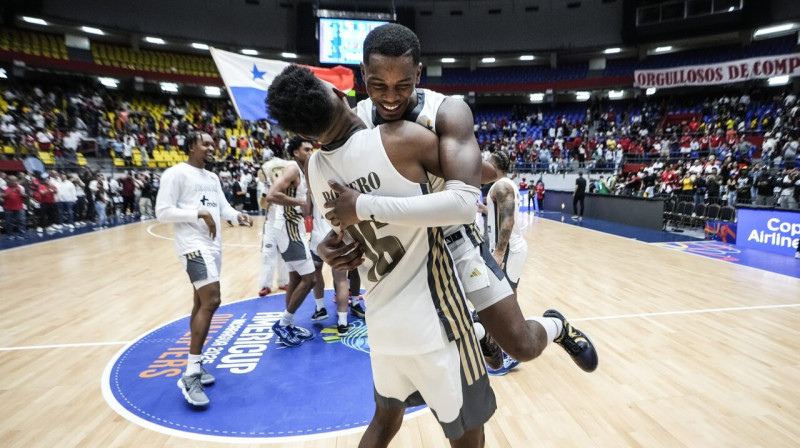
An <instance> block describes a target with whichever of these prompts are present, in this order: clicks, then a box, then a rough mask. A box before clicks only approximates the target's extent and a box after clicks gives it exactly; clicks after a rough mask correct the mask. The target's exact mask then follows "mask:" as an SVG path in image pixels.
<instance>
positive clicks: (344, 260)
mask: <svg viewBox="0 0 800 448" xmlns="http://www.w3.org/2000/svg"><path fill="white" fill-rule="evenodd" d="M343 238H344V232H339V233H338V234H337V233H336V232H328V235H326V236H325V238H323V239H322V241H320V243H319V245H318V246H317V255H319V257H320V258H322V261H324V262H325V263H328V264H329V265H330V267H331V268H333V269H339V270H342V271H349V270H351V269H355V268H357V267H358V266H359V265H361V263H363V262H364V258H363V256H364V251H363V249H361V246H359V244H358V242H357V241H353V242H352V243H350V244H345V243H344V241H343Z"/></svg>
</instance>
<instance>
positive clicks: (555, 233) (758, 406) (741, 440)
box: [0, 218, 800, 448]
mask: <svg viewBox="0 0 800 448" xmlns="http://www.w3.org/2000/svg"><path fill="white" fill-rule="evenodd" d="M261 219H262V218H257V219H256V224H255V225H254V227H253V228H245V227H235V228H227V227H226V228H224V229H223V241H224V242H225V244H226V245H225V248H224V252H223V260H224V261H223V271H222V291H223V302H232V301H237V300H241V299H246V298H251V297H254V296H255V295H256V292H257V290H258V286H259V285H258V284H257V283H258V280H257V278H258V272H259V245H260V235H259V230H260V223H261V222H262V221H261ZM531 219H532V221H531V224H530V225H529V226H528V228H527V230H526V237H527V239H528V242H529V252H528V259H527V263H526V267H525V271H524V272H523V276H522V281H521V285H520V299H519V301H520V305H521V307H522V310H523V312H524V313H525V314H526V315H534V314H537V315H539V314H541V313H542V312H543V311H544V310H546V309H547V308H550V307H553V308H558V309H559V310H561V311H562V312H563V313H564V314H565V315H566V316H567V317H568V318H570V319H571V320H572V322H573V323H574V324H575V325H576V326H577V327H579V328H581V329H582V330H584V331H585V332H586V333H588V334H589V335H590V336H591V337H592V339H593V340H594V342H595V344H596V345H597V348H598V351H599V354H600V367H599V368H598V370H597V371H596V372H595V373H592V374H586V373H583V372H582V371H581V370H579V369H578V368H577V367H576V366H575V365H574V364H573V363H572V361H571V360H570V359H569V357H568V356H567V355H566V353H565V352H564V351H563V350H562V349H561V348H560V347H558V346H555V345H553V346H550V347H548V348H547V350H546V351H545V353H544V354H543V355H542V356H541V357H540V358H539V359H537V360H535V361H533V362H530V363H527V364H525V365H522V366H520V367H518V368H517V369H516V370H514V371H512V372H511V373H509V374H508V375H506V376H504V377H497V378H493V379H492V385H493V387H494V389H495V392H496V393H497V396H498V406H499V407H498V410H497V412H496V414H495V416H494V417H493V418H492V420H491V421H490V422H489V424H488V425H487V426H486V446H487V447H513V448H523V447H533V446H536V447H556V446H557V447H560V448H563V447H582V448H585V447H684V446H685V447H734V446H736V447H752V446H770V447H794V446H800V427H799V426H798V422H800V387H798V386H797V383H796V381H798V379H800V280H798V279H794V278H790V277H787V276H782V275H778V274H772V273H769V272H765V271H760V270H756V269H752V268H748V267H744V266H740V265H736V264H732V263H726V262H721V261H716V260H712V259H709V258H704V257H700V256H695V255H690V254H686V253H681V252H674V251H670V250H665V249H663V248H659V247H655V246H652V245H648V244H644V243H641V242H638V241H635V240H630V239H625V238H620V237H616V236H612V235H608V234H603V233H599V232H595V231H591V230H587V229H582V228H579V227H577V226H573V225H569V224H562V223H559V222H556V221H551V220H545V219H541V218H539V219H536V218H531ZM154 224H155V225H154ZM148 229H149V231H148ZM170 236H171V228H170V226H169V225H165V224H157V223H155V222H152V221H150V222H145V223H138V224H132V225H127V226H122V227H116V228H113V229H110V230H107V231H101V232H94V233H88V234H85V235H81V236H76V237H71V238H63V239H60V240H56V241H52V242H48V243H42V244H36V245H31V246H27V247H23V248H18V249H10V250H4V251H1V252H0V267H1V268H0V290H2V291H3V293H2V296H3V300H2V302H3V305H4V312H3V313H2V317H0V328H2V330H1V331H0V380H2V381H1V382H0V401H2V404H3V405H2V406H0V446H4V447H9V448H11V447H22V448H31V447H48V448H49V447H138V446H146V447H178V446H180V447H183V446H187V447H188V446H191V447H198V446H222V444H219V443H212V442H208V443H207V442H201V441H196V440H188V439H183V438H179V437H174V436H168V435H164V434H161V433H157V432H154V431H151V430H149V429H145V428H143V427H140V426H138V425H137V424H134V423H132V422H129V421H128V420H126V419H125V418H123V417H121V416H120V415H118V414H117V413H116V412H115V411H114V410H112V409H111V407H109V405H108V404H107V403H106V401H105V400H104V398H103V396H102V394H101V387H100V384H101V377H102V375H103V370H104V368H105V366H106V365H107V364H108V363H109V360H110V359H111V358H112V357H113V356H114V355H115V353H117V352H118V351H119V350H120V349H121V348H122V347H123V346H125V345H126V344H127V343H129V342H131V341H133V340H135V339H136V338H137V337H139V336H140V335H142V334H143V333H145V332H147V331H150V330H151V329H153V328H155V327H157V326H159V325H161V324H163V323H166V322H169V321H172V320H174V319H177V318H179V317H182V316H185V315H187V314H188V313H189V312H190V309H191V304H190V294H191V286H190V284H189V282H188V281H187V277H186V274H185V273H184V272H183V271H182V270H181V268H180V266H179V263H178V261H177V260H176V257H175V255H174V253H173V243H172V241H171V240H169V239H166V238H169V237H170ZM798 269H800V262H798ZM333 368H334V366H332V369H333ZM347 377H352V375H349V374H348V375H347ZM265 380H268V379H265ZM215 393H220V391H216V392H215ZM174 399H175V400H183V398H182V397H181V395H180V393H179V391H177V390H176V391H175V396H174ZM359 439H360V434H353V435H348V436H341V437H335V438H329V439H322V440H315V441H308V442H302V443H282V444H275V445H272V446H275V447H315V448H343V447H356V446H357V445H358V441H359ZM233 446H242V445H236V444H234V445H233ZM392 446H394V447H426V448H428V447H446V446H449V444H448V443H447V442H446V440H445V438H444V436H443V434H442V432H441V430H440V428H439V426H438V424H437V422H436V421H435V419H434V417H433V416H432V415H431V414H430V413H427V414H425V415H423V416H421V417H418V418H415V419H410V420H407V421H406V422H405V423H404V425H403V428H402V430H401V431H400V433H399V434H398V436H397V438H396V439H395V441H394V443H393V445H392Z"/></svg>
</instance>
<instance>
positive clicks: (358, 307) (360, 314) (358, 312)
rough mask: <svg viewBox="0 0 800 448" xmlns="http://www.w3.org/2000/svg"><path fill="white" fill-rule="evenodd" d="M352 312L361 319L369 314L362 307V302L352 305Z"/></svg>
mask: <svg viewBox="0 0 800 448" xmlns="http://www.w3.org/2000/svg"><path fill="white" fill-rule="evenodd" d="M350 314H352V315H353V316H355V317H357V318H359V319H363V318H364V317H365V316H366V315H367V314H366V312H365V311H364V308H362V307H361V304H360V303H357V304H355V305H350Z"/></svg>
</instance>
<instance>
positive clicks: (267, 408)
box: [102, 291, 425, 443]
mask: <svg viewBox="0 0 800 448" xmlns="http://www.w3.org/2000/svg"><path fill="white" fill-rule="evenodd" d="M332 297H333V292H332V291H326V303H328V304H330V303H331V302H332ZM284 306H285V297H284V295H282V294H281V295H273V296H267V297H264V298H259V299H250V300H244V301H241V302H236V303H232V304H227V305H223V306H221V307H220V308H219V310H217V313H216V314H215V316H214V321H213V322H212V325H211V330H210V331H209V336H208V339H207V341H206V345H205V347H204V353H203V354H204V365H205V367H206V369H208V371H209V372H210V373H212V374H213V375H214V376H215V377H216V382H215V383H214V384H213V385H210V386H207V387H206V394H207V395H208V397H209V399H210V401H211V403H210V404H209V405H208V406H206V407H205V408H196V407H194V406H192V405H190V404H188V403H187V402H186V400H184V398H183V396H182V395H181V391H180V389H178V387H177V381H178V378H180V376H181V375H182V374H183V372H184V370H185V368H186V356H187V354H188V351H189V318H188V316H187V317H184V318H182V319H178V320H176V321H174V322H170V323H168V324H166V325H164V326H162V327H160V328H157V329H155V330H153V331H151V332H149V333H147V334H146V335H144V336H142V337H140V338H139V339H138V340H136V341H134V342H133V343H131V344H130V345H128V346H127V347H124V348H123V349H122V350H120V351H119V353H117V355H116V356H115V357H114V359H112V360H111V362H110V363H109V364H108V366H106V369H105V372H104V374H103V380H102V383H103V384H102V387H103V395H104V397H105V398H106V401H107V402H108V403H109V404H110V405H111V407H112V408H114V410H115V411H116V412H118V413H119V414H120V415H122V416H123V417H125V418H127V419H128V420H131V421H133V422H135V423H137V424H139V425H141V426H144V427H146V428H149V429H152V430H154V431H158V432H162V433H166V434H170V435H176V436H181V437H187V438H192V439H200V440H209V441H221V442H243V443H269V442H286V441H299V440H307V439H319V438H326V437H334V436H337V435H341V434H344V433H350V432H360V431H363V430H364V428H365V427H366V425H367V424H369V420H370V419H371V418H372V414H373V411H374V406H375V404H374V403H375V402H374V399H373V385H372V371H371V369H370V363H369V343H368V339H367V328H366V325H365V324H364V322H363V321H361V320H351V330H350V332H349V333H348V335H347V336H346V337H345V338H341V339H340V338H339V337H338V336H337V335H336V327H335V324H336V318H335V313H330V314H331V317H330V318H328V320H326V321H323V323H316V322H314V323H312V321H311V315H312V314H313V312H314V301H313V300H306V301H305V303H304V304H303V306H302V307H300V309H299V310H298V312H297V313H296V314H295V316H296V324H297V325H299V326H303V327H306V328H308V329H309V330H311V331H312V332H314V334H315V338H314V339H312V340H310V341H306V342H304V343H303V344H302V345H300V346H299V347H294V348H286V347H284V346H283V345H282V344H281V343H280V342H279V341H278V338H277V336H276V335H275V334H274V333H273V332H272V329H271V327H272V324H273V323H274V322H275V321H277V320H278V319H280V313H281V312H282V311H283V309H284ZM329 307H330V305H329ZM330 308H332V307H330ZM330 311H333V310H332V309H329V312H330ZM351 319H352V317H351ZM424 411H425V409H424V408H412V409H409V411H408V414H407V415H419V414H421V413H422V412H424Z"/></svg>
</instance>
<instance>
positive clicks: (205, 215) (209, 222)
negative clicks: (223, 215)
mask: <svg viewBox="0 0 800 448" xmlns="http://www.w3.org/2000/svg"><path fill="white" fill-rule="evenodd" d="M197 218H198V219H202V220H203V221H205V223H206V227H208V234H209V235H211V238H216V237H217V224H216V223H215V222H214V217H213V216H211V213H209V212H208V210H200V211H199V212H197Z"/></svg>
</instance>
